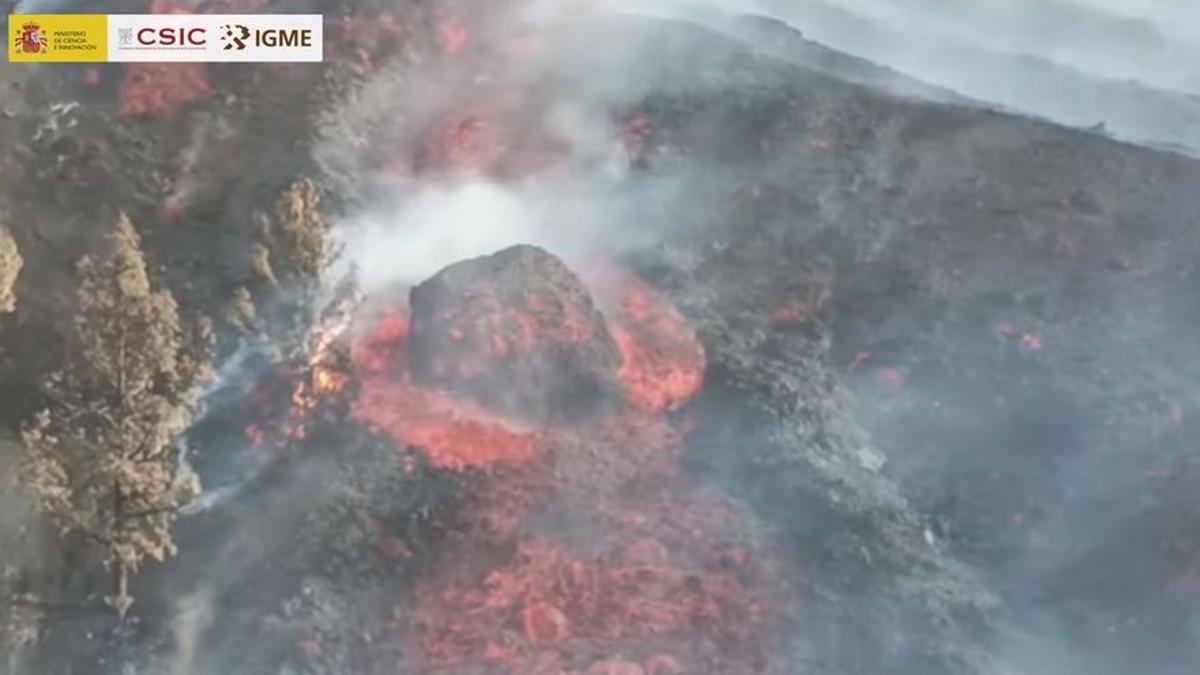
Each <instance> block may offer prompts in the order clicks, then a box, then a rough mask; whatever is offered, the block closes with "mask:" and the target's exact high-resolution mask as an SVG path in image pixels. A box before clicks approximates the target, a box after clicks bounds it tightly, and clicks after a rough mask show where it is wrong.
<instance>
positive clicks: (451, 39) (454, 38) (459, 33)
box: [437, 21, 468, 56]
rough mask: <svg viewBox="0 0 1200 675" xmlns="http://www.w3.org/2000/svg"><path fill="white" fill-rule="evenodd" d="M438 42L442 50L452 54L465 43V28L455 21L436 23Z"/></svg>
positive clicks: (459, 50) (458, 50) (459, 49)
mask: <svg viewBox="0 0 1200 675" xmlns="http://www.w3.org/2000/svg"><path fill="white" fill-rule="evenodd" d="M437 36H438V43H439V44H441V46H442V52H443V53H445V54H447V55H449V56H454V55H456V54H458V53H459V52H461V51H462V50H463V47H465V46H466V44H467V37H468V34H467V29H466V28H464V27H463V26H461V25H459V24H457V23H451V22H449V21H446V22H442V23H440V24H438V27H437Z"/></svg>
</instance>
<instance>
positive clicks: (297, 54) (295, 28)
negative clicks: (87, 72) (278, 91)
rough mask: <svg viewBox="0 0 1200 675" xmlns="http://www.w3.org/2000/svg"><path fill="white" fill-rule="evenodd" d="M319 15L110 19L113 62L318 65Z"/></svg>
mask: <svg viewBox="0 0 1200 675" xmlns="http://www.w3.org/2000/svg"><path fill="white" fill-rule="evenodd" d="M322 28H323V22H322V20H321V16H320V15H319V14H109V15H108V60H109V61H125V62H130V61H154V62H160V63H161V62H182V61H191V62H207V63H220V62H225V63H263V62H292V63H315V62H319V61H321V60H322V57H323V55H324V40H323V34H322Z"/></svg>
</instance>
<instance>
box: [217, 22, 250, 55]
mask: <svg viewBox="0 0 1200 675" xmlns="http://www.w3.org/2000/svg"><path fill="white" fill-rule="evenodd" d="M249 39H250V29H249V28H247V27H246V26H243V25H241V24H240V23H239V24H232V25H228V24H227V25H224V26H221V42H224V43H225V51H229V50H231V49H236V50H238V51H239V52H240V51H242V50H244V49H245V48H246V46H247V44H246V41H247V40H249Z"/></svg>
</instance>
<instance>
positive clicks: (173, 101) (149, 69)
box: [118, 63, 209, 118]
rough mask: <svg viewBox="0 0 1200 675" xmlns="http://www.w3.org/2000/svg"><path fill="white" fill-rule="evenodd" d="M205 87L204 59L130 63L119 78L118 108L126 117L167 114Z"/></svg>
mask: <svg viewBox="0 0 1200 675" xmlns="http://www.w3.org/2000/svg"><path fill="white" fill-rule="evenodd" d="M208 91H209V83H208V71H207V70H206V68H205V64H203V63H130V64H127V65H126V67H125V78H124V79H123V80H122V81H121V87H120V93H119V97H120V102H119V104H118V110H119V112H120V114H121V115H123V116H127V117H150V118H162V117H169V116H170V115H173V114H175V113H176V112H178V111H180V110H182V109H183V108H184V107H186V106H187V105H188V104H189V103H192V102H194V101H196V100H198V99H201V98H204V97H205V96H206V95H208Z"/></svg>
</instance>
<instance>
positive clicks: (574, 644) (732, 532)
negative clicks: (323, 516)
mask: <svg viewBox="0 0 1200 675" xmlns="http://www.w3.org/2000/svg"><path fill="white" fill-rule="evenodd" d="M514 255H516V256H517V257H516V259H517V260H518V261H519V262H520V264H519V265H518V266H517V269H518V270H519V271H520V273H515V272H512V271H511V268H509V267H498V268H497V269H495V270H493V269H492V268H484V269H485V271H487V270H490V271H489V272H488V274H485V275H483V276H482V277H480V278H481V279H484V280H486V281H488V282H489V283H491V284H493V285H492V286H489V285H488V284H483V285H480V284H479V283H476V282H474V281H472V282H470V283H466V282H465V281H464V280H465V279H474V277H471V276H470V274H468V273H473V270H472V269H471V268H469V267H468V268H457V269H456V266H455V267H452V268H448V271H444V272H443V274H444V275H446V276H445V278H444V279H442V280H441V281H436V282H434V283H433V284H432V285H431V286H427V287H426V289H425V290H424V291H421V292H417V291H414V293H413V294H412V298H413V306H414V309H413V310H412V311H413V312H414V313H416V311H417V309H416V308H417V307H420V308H421V311H422V312H424V313H425V314H422V316H423V317H426V318H424V319H422V320H423V321H425V322H426V323H424V324H422V325H421V326H417V322H416V321H414V320H412V319H411V318H410V313H409V310H407V309H403V310H402V309H400V308H398V307H392V308H388V309H386V310H384V311H382V312H376V313H375V314H374V315H371V316H366V317H364V316H360V317H359V318H358V319H357V321H358V322H359V324H361V325H360V326H359V327H358V328H357V329H351V330H349V331H345V329H344V328H342V327H341V326H340V325H339V326H334V327H332V328H331V329H328V330H326V331H323V332H320V333H319V334H318V338H317V339H316V341H315V343H314V349H313V350H312V352H313V354H314V357H313V361H312V363H311V364H310V367H311V370H312V374H311V377H310V378H308V379H307V380H306V381H305V383H304V386H302V387H300V388H299V389H298V390H297V392H298V394H302V396H301V397H300V399H298V400H297V401H294V402H293V412H297V411H298V412H299V414H300V415H301V416H303V415H307V414H308V412H309V411H310V410H311V409H312V407H311V406H310V405H308V401H309V398H307V397H308V396H314V397H316V398H317V399H319V398H320V397H321V396H323V395H325V392H339V391H352V392H357V393H356V394H355V396H356V397H355V399H354V402H353V405H352V408H351V415H352V416H353V417H354V418H355V419H357V420H358V421H359V422H361V423H363V424H365V425H367V426H369V427H372V428H375V429H378V430H379V431H381V432H383V433H385V434H387V435H388V436H390V437H391V438H392V439H393V440H394V442H395V444H396V446H397V449H398V450H411V451H413V452H415V453H417V454H419V455H421V456H423V457H424V458H425V459H426V460H427V461H428V462H429V464H430V465H432V466H433V467H434V468H436V469H441V470H446V471H464V470H467V469H486V471H475V472H473V473H470V474H468V475H467V476H465V477H464V480H466V481H468V482H467V483H466V484H467V485H469V486H470V488H469V490H468V491H467V492H466V494H464V496H463V500H462V502H461V508H460V512H459V513H458V515H457V526H456V528H455V529H454V531H453V532H452V533H451V536H449V537H448V538H447V540H446V544H445V546H446V547H447V548H448V550H447V551H445V552H444V554H443V555H444V557H443V558H442V563H441V564H440V565H439V566H438V567H437V569H436V570H433V571H431V572H429V573H428V574H427V575H426V576H424V577H423V578H421V579H420V580H418V583H417V585H416V588H415V592H414V597H413V599H412V601H411V602H412V606H411V607H409V608H406V609H405V610H404V611H402V612H399V613H398V616H400V617H402V618H401V619H400V620H398V622H397V624H396V625H395V631H396V633H397V635H398V636H399V637H400V638H401V639H403V640H405V641H406V642H408V643H409V644H413V645H415V646H416V647H417V652H418V655H419V661H420V663H421V669H420V672H428V673H438V672H447V673H448V672H504V673H530V674H538V673H545V674H547V675H549V674H551V673H565V672H573V673H594V674H597V675H603V674H610V675H612V674H625V673H629V674H641V675H645V674H646V673H653V674H657V675H674V674H678V673H754V672H766V671H768V670H769V668H768V664H769V661H770V655H771V654H772V653H773V652H774V651H775V650H776V646H777V642H778V640H779V633H780V617H781V613H780V610H779V607H780V603H781V602H783V600H782V599H781V598H780V597H778V596H779V590H778V589H779V588H780V585H779V582H778V580H777V579H775V578H774V577H773V574H774V572H773V570H775V569H776V568H777V563H776V562H775V561H774V559H773V556H772V554H771V552H770V549H769V547H768V546H766V545H765V540H764V539H763V537H761V536H760V535H757V534H756V533H755V528H754V526H753V521H752V520H751V517H750V516H749V515H748V514H747V513H746V512H744V511H742V510H740V509H739V507H738V506H736V505H735V504H733V503H731V502H730V501H729V500H728V499H727V498H725V497H723V496H721V495H720V494H718V493H716V492H712V491H708V490H705V489H702V488H699V487H697V486H696V485H694V484H692V483H691V482H689V480H688V479H687V477H686V476H685V475H684V474H683V472H682V470H681V462H680V458H681V456H682V451H683V445H684V441H685V438H686V435H687V434H688V432H689V430H690V427H689V425H688V423H687V421H686V419H685V420H683V421H679V420H677V419H676V416H667V415H665V414H664V412H665V411H666V410H669V409H672V408H678V407H679V406H681V405H682V404H683V403H685V402H686V401H687V400H689V399H690V398H691V397H693V396H695V395H696V394H697V392H698V391H699V390H700V388H701V386H702V384H703V377H704V369H705V365H706V360H705V353H704V350H703V348H702V347H701V345H700V343H699V341H698V339H697V338H696V335H695V333H694V332H693V331H692V330H691V328H690V327H689V326H688V324H687V322H686V321H685V320H684V318H683V316H682V315H681V314H680V313H679V312H678V311H677V310H676V309H675V308H674V307H672V306H671V305H670V304H669V303H668V302H667V301H666V300H665V299H664V298H662V297H661V296H659V295H658V294H657V293H656V292H654V291H653V290H652V289H651V288H650V287H649V286H647V285H646V284H645V283H644V282H641V281H640V280H638V279H636V278H634V277H633V276H632V275H629V274H628V273H625V272H620V271H617V270H614V269H611V268H606V269H605V271H604V273H603V274H602V275H600V278H601V281H600V282H599V283H597V284H596V285H595V286H594V287H593V290H596V291H597V292H598V294H599V297H600V298H601V300H600V301H599V302H598V304H599V306H600V307H601V308H603V309H606V310H607V316H604V315H603V314H604V313H602V312H598V311H597V310H596V309H594V308H593V306H592V305H591V301H590V299H587V301H586V302H585V301H584V300H585V299H586V296H587V295H588V293H587V290H585V289H583V287H582V286H580V285H579V283H578V280H576V279H575V278H574V276H573V275H570V279H568V277H566V276H562V271H561V270H558V269H557V267H556V264H558V265H560V264H561V263H556V264H549V263H548V262H546V261H545V260H543V257H542V256H543V255H544V252H542V253H538V252H530V251H519V252H517V253H516V254H514ZM530 256H532V257H530ZM505 260H506V259H504V258H501V259H500V263H503V262H504V261H505ZM509 262H511V260H509ZM500 263H497V264H500ZM521 265H532V266H533V267H532V269H533V276H532V277H530V278H528V279H527V278H526V276H525V274H526V273H527V272H529V269H528V268H526V267H521ZM564 269H565V268H564ZM464 270H465V271H464ZM474 271H477V270H474ZM506 274H513V275H515V276H511V277H510V276H505V275H506ZM439 276H441V275H439ZM435 279H436V278H435ZM569 280H574V281H571V283H567V281H569ZM427 283H429V282H427ZM439 284H441V286H440V287H439ZM495 284H499V285H500V287H501V288H503V289H505V290H504V292H503V293H498V292H497V290H496V287H495ZM514 289H515V290H516V291H519V292H515V291H514ZM580 293H582V294H583V295H582V296H578V297H577V295H578V294H580ZM447 312H448V313H447ZM418 328H419V330H418ZM343 332H345V334H347V335H351V334H352V335H356V336H357V337H355V338H354V339H353V340H352V341H351V346H350V359H349V360H350V366H349V367H350V371H351V373H350V375H349V376H348V377H343V376H342V374H343V372H344V371H339V370H338V369H337V368H334V367H332V365H331V360H330V357H329V356H328V354H330V353H331V352H332V351H333V347H332V345H333V344H334V343H335V342H336V340H337V336H339V335H342V334H343ZM422 333H423V334H424V336H425V338H428V337H429V336H436V338H437V340H438V341H440V342H437V344H436V345H435V347H431V348H430V349H431V350H432V351H423V350H421V349H414V343H415V342H416V340H417V337H419V336H421V334H422ZM610 335H611V337H610ZM423 339H424V338H423ZM597 340H606V341H608V346H609V347H608V348H609V349H612V350H614V354H615V355H616V356H617V357H619V362H614V363H613V364H611V365H612V369H613V371H614V372H617V373H618V376H617V377H616V384H617V385H619V386H620V387H621V389H622V390H623V392H622V393H623V395H622V396H618V397H617V398H616V403H617V405H616V407H615V408H601V409H600V410H599V411H597V412H596V413H595V414H592V415H589V416H587V417H584V418H581V419H563V420H556V421H550V422H546V423H545V424H544V425H543V426H540V427H539V428H537V429H536V430H534V429H531V428H529V427H527V426H525V425H523V424H522V423H520V422H518V421H516V420H515V418H513V417H511V416H506V415H505V414H504V413H503V412H502V411H498V410H497V409H495V408H488V409H485V408H484V407H483V406H482V405H481V404H479V403H474V402H471V401H470V400H468V399H467V398H465V397H464V396H463V395H461V394H456V393H454V392H453V391H451V390H449V389H437V388H433V387H432V386H430V385H429V384H428V383H426V381H425V380H419V379H417V378H416V377H415V376H414V371H415V370H417V369H416V368H414V366H417V365H418V364H416V363H413V360H414V359H418V358H420V359H423V360H426V357H428V359H431V360H429V361H428V362H426V363H422V364H420V365H421V366H423V367H429V366H431V365H436V364H437V363H438V359H440V358H442V357H445V358H447V359H448V361H447V363H445V364H444V365H443V366H442V367H441V368H440V372H442V374H445V373H446V372H449V371H454V372H456V373H458V374H462V373H467V374H471V373H475V372H476V371H479V373H486V371H488V370H489V369H492V368H497V367H501V366H500V365H498V364H504V363H507V362H508V361H507V360H508V359H512V358H519V357H522V356H523V355H527V354H529V353H535V352H537V351H538V350H540V349H545V348H547V346H549V348H550V349H551V350H552V351H554V350H572V349H575V350H583V351H582V352H580V353H581V354H584V355H586V353H587V351H586V350H587V349H590V348H593V347H594V345H593V343H594V342H595V341H597ZM614 343H615V344H614ZM460 347H462V348H463V350H464V351H463V352H462V354H461V355H459V356H457V357H455V355H456V354H458V352H457V351H456V350H458V349H459V348H460ZM442 348H445V349H449V350H450V351H446V352H441V351H438V350H439V349H442ZM555 353H557V352H555ZM323 354H324V355H326V356H322V355H323ZM581 358H582V357H581ZM588 363H591V361H589V362H588ZM435 370H439V369H437V368H435ZM514 372H516V373H525V374H527V375H529V374H532V376H531V377H530V378H529V383H527V384H526V386H547V385H548V383H549V380H546V379H544V378H542V376H541V374H543V373H551V374H552V371H543V370H538V369H537V368H534V369H532V370H520V369H518V370H516V371H514ZM351 383H353V388H348V387H349V385H350V384H351ZM552 401H553V399H552ZM558 404H560V405H561V404H563V402H562V401H559V402H558ZM390 550H391V549H389V551H390ZM388 555H394V556H395V557H397V558H398V559H399V558H403V557H406V556H408V555H411V552H410V551H408V549H407V548H404V547H400V548H399V549H397V550H395V551H393V552H390V553H389V554H388ZM383 667H384V668H387V667H388V666H387V665H386V664H385V665H384V666H383Z"/></svg>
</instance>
